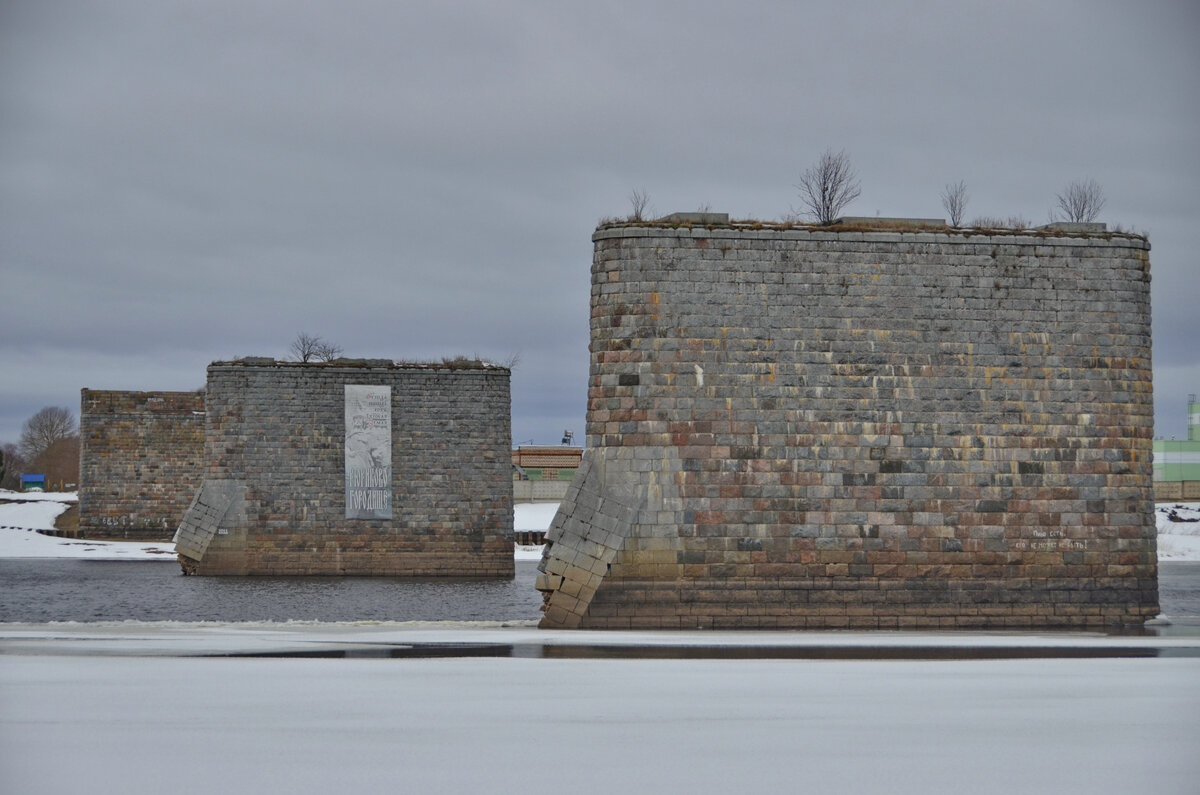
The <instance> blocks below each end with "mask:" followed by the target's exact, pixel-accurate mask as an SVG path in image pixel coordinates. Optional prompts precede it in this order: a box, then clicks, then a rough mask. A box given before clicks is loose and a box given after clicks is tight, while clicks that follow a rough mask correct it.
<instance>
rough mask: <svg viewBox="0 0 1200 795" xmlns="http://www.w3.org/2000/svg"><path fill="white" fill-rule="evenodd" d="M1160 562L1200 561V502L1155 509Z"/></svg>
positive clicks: (1168, 505) (1173, 504)
mask: <svg viewBox="0 0 1200 795" xmlns="http://www.w3.org/2000/svg"><path fill="white" fill-rule="evenodd" d="M1154 520H1155V523H1156V524H1157V525H1158V559H1159V560H1200V502H1179V503H1169V504H1168V503H1160V504H1159V505H1157V506H1156V507H1155V510H1154Z"/></svg>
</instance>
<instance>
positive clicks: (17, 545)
mask: <svg viewBox="0 0 1200 795" xmlns="http://www.w3.org/2000/svg"><path fill="white" fill-rule="evenodd" d="M76 500H77V497H76V495H75V494H74V493H73V492H68V493H61V494H58V493H48V494H38V493H34V494H27V493H20V492H14V491H0V558H87V559H90V560H174V559H175V548H174V546H173V545H172V544H169V543H157V544H156V543H145V542H130V541H95V540H86V539H72V538H55V537H52V536H46V535H42V534H41V533H38V532H36V531H37V530H52V529H53V528H54V520H55V519H57V518H58V516H59V514H61V513H62V512H63V511H65V510H67V509H68V508H69V507H70V506H71V505H73V504H74V503H75V502H76ZM557 510H558V503H554V502H550V503H532V504H530V503H522V504H519V505H517V506H515V509H514V517H513V526H514V529H516V530H545V529H547V528H548V527H549V526H550V522H551V521H553V519H554V513H555V511H557ZM1154 516H1155V520H1156V522H1157V525H1158V559H1159V560H1192V561H1200V503H1195V502H1189V503H1170V504H1168V503H1162V504H1160V505H1158V506H1157V508H1156V509H1155V512H1154ZM541 555H542V548H541V547H540V546H518V547H517V548H516V550H515V551H514V557H515V558H516V559H517V560H539V559H540V558H541Z"/></svg>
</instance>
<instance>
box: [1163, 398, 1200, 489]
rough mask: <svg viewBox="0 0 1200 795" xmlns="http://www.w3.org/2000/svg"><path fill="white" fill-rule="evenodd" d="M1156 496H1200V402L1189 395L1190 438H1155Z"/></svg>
mask: <svg viewBox="0 0 1200 795" xmlns="http://www.w3.org/2000/svg"><path fill="white" fill-rule="evenodd" d="M1154 498H1155V499H1157V500H1200V402H1198V401H1197V400H1196V396H1195V395H1188V435H1187V441H1177V440H1175V439H1155V440H1154Z"/></svg>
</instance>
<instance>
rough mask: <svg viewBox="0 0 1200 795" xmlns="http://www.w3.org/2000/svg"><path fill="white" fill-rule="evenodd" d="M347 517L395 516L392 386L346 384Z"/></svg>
mask: <svg viewBox="0 0 1200 795" xmlns="http://www.w3.org/2000/svg"><path fill="white" fill-rule="evenodd" d="M345 389H346V518H347V519H391V518H392V388H391V387H390V386H364V385H359V384H346V386H345Z"/></svg>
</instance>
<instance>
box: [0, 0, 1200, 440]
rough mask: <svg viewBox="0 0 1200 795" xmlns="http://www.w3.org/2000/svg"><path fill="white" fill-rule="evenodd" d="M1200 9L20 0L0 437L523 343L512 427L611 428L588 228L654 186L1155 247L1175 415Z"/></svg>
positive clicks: (546, 432) (0, 288)
mask: <svg viewBox="0 0 1200 795" xmlns="http://www.w3.org/2000/svg"><path fill="white" fill-rule="evenodd" d="M1198 40H1200V4H1198V3H1196V2H1195V0H1179V2H1155V1H1153V0H1151V1H1149V2H1128V1H1125V2H1097V1H1094V0H1090V1H1088V2H1047V0H1039V2H1028V3H1022V2H1000V3H997V2H988V3H979V4H977V3H971V2H965V1H964V0H954V1H953V2H928V3H896V2H882V0H880V1H879V2H873V3H856V2H838V3H829V4H827V5H826V6H824V7H818V5H817V4H815V3H799V2H791V1H788V2H741V3H732V2H728V0H723V1H722V2H707V0H691V2H679V3H656V2H651V1H649V0H642V2H637V3H615V2H612V3H606V2H588V3H577V2H566V1H565V0H557V1H556V2H552V1H548V2H506V3H504V2H495V1H494V0H492V1H490V2H463V3H459V2H446V1H443V2H427V3H423V2H395V1H394V0H387V1H383V0H381V1H380V2H355V1H353V0H351V1H350V2H338V3H318V2H295V1H290V2H257V0H235V1H233V2H220V1H218V0H206V1H205V2H195V3H174V2H164V1H163V0H148V1H147V2H133V1H131V2H121V1H120V0H110V1H109V2H88V3H85V2H73V1H71V0H57V1H56V2H45V0H29V1H28V2H24V1H22V0H16V1H14V0H4V2H0V310H2V311H3V316H2V317H3V319H2V321H0V322H2V326H0V329H2V331H0V441H16V439H17V437H18V435H19V433H20V428H21V423H22V422H23V421H24V420H25V419H26V418H27V417H29V416H30V415H31V414H32V413H34V412H35V411H36V410H38V409H39V408H41V407H42V406H46V405H61V406H67V407H69V408H71V409H72V410H73V411H75V412H78V410H79V390H80V388H82V387H88V388H93V389H130V390H176V389H177V390H187V389H196V388H198V387H201V386H203V385H204V381H205V367H206V365H207V364H208V363H209V362H210V361H213V360H220V359H230V358H235V357H239V356H247V355H260V356H276V357H279V358H284V357H286V356H287V354H288V345H289V343H290V342H291V340H292V339H293V338H294V337H295V335H296V334H297V332H299V331H306V332H308V333H311V334H318V335H321V336H323V337H325V338H327V339H329V340H331V341H333V342H336V343H338V344H340V345H341V346H342V347H343V348H344V349H345V353H346V355H349V356H365V357H384V358H392V359H398V358H418V359H436V358H441V357H443V356H453V355H457V354H467V355H479V356H482V357H489V358H493V359H498V360H503V359H508V358H509V357H512V356H515V355H519V356H520V362H519V364H518V365H517V367H516V370H515V371H514V374H513V382H512V388H513V441H514V443H518V444H519V443H527V442H530V441H533V442H538V443H557V442H558V440H559V438H560V437H561V434H562V431H563V429H564V428H569V429H572V430H574V431H575V433H576V439H577V440H582V437H583V431H584V411H585V408H586V406H585V397H586V389H587V370H588V349H587V345H588V288H589V267H590V264H591V252H592V245H591V240H590V238H591V234H592V231H593V229H594V228H595V226H596V223H597V222H598V221H599V220H600V219H601V218H602V217H605V216H612V215H625V214H627V213H628V212H629V210H630V205H629V198H628V197H629V194H630V192H631V191H632V190H633V189H635V188H637V189H644V190H645V191H646V192H647V193H648V194H649V196H650V203H651V207H652V210H653V211H654V212H655V213H657V214H666V213H669V212H675V211H690V210H695V209H697V208H699V207H700V206H701V205H707V206H709V207H710V208H711V209H712V210H713V211H715V212H728V213H730V214H731V215H733V216H734V217H737V218H749V217H754V218H760V219H764V220H777V219H779V218H780V217H781V216H782V215H784V214H786V213H788V212H789V210H791V209H792V208H793V207H797V208H799V206H800V205H799V200H798V197H797V194H796V189H795V184H796V182H797V181H798V179H799V175H800V173H801V172H802V171H803V170H804V169H805V168H806V167H808V166H809V165H811V164H812V162H813V161H814V160H816V159H817V157H819V156H820V154H821V153H822V152H823V151H824V150H825V149H826V148H829V147H833V148H834V149H845V151H846V153H847V154H848V155H849V156H850V157H851V159H852V161H853V163H854V165H855V167H856V169H857V171H858V172H859V175H860V177H861V181H862V196H861V198H860V199H859V200H858V201H857V202H855V203H854V204H853V205H851V207H850V208H849V209H848V210H847V213H848V214H851V215H875V214H876V213H879V214H881V215H884V216H921V217H930V216H932V217H944V216H945V212H944V211H943V209H942V207H941V203H940V200H939V192H940V191H941V190H942V188H943V186H944V185H945V184H946V183H948V182H953V181H957V180H960V179H961V180H964V181H965V182H966V184H967V186H968V190H969V193H970V203H969V205H968V207H967V213H966V215H967V218H968V219H970V218H973V217H975V216H980V215H990V216H1000V217H1008V216H1011V215H1021V216H1024V217H1025V218H1028V219H1029V220H1030V221H1032V222H1034V223H1038V224H1041V223H1045V222H1046V220H1047V215H1048V213H1049V211H1050V210H1051V208H1052V206H1053V205H1054V201H1055V199H1054V197H1055V195H1056V194H1057V193H1058V192H1059V191H1060V190H1062V189H1063V187H1064V186H1065V185H1067V184H1068V183H1069V182H1071V181H1073V180H1079V179H1085V178H1092V179H1095V180H1096V181H1097V182H1099V183H1100V184H1101V185H1102V186H1103V187H1104V189H1105V192H1106V194H1107V197H1108V204H1107V206H1106V207H1105V209H1104V212H1103V214H1102V218H1101V220H1104V221H1107V222H1108V223H1109V224H1110V226H1111V225H1113V224H1118V223H1119V224H1122V225H1124V226H1125V227H1127V228H1132V229H1134V230H1137V231H1140V232H1145V233H1148V234H1149V235H1150V240H1151V244H1152V246H1153V249H1152V251H1151V262H1152V269H1153V278H1154V281H1153V311H1154V346H1155V347H1154V373H1155V392H1156V411H1157V424H1156V433H1157V434H1159V435H1165V436H1171V435H1176V436H1180V437H1181V438H1182V437H1183V436H1184V434H1186V418H1185V405H1184V404H1185V400H1186V397H1187V393H1189V392H1200V344H1197V342H1198V334H1197V327H1196V316H1197V306H1196V304H1197V301H1196V299H1197V296H1198V294H1200V290H1198V289H1197V284H1198V282H1200V279H1197V276H1196V267H1197V259H1196V251H1197V244H1198V242H1200V239H1198V238H1200V235H1198V232H1197V222H1198V221H1200V150H1198V147H1197V142H1198V141H1200V45H1198V44H1197V41H1198Z"/></svg>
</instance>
